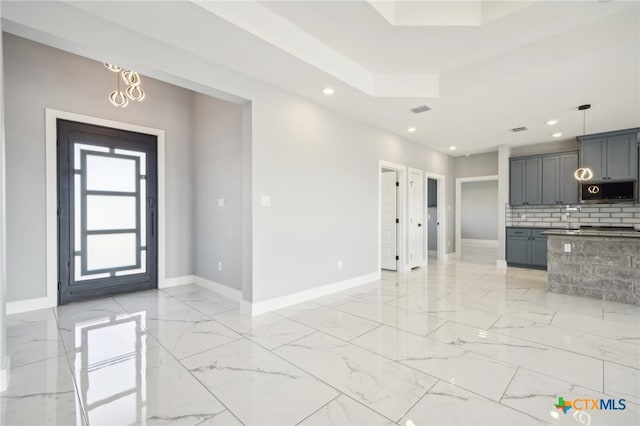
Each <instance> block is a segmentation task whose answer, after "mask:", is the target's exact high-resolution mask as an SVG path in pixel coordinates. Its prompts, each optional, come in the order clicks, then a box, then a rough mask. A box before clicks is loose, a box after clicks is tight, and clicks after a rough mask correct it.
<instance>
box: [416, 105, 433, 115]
mask: <svg viewBox="0 0 640 426" xmlns="http://www.w3.org/2000/svg"><path fill="white" fill-rule="evenodd" d="M427 111H431V107H429V106H427V105H420V106H417V107H415V108H411V112H412V113H414V114H420V113H421V112H427Z"/></svg>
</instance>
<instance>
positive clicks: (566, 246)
mask: <svg viewBox="0 0 640 426" xmlns="http://www.w3.org/2000/svg"><path fill="white" fill-rule="evenodd" d="M564 252H565V253H571V243H564Z"/></svg>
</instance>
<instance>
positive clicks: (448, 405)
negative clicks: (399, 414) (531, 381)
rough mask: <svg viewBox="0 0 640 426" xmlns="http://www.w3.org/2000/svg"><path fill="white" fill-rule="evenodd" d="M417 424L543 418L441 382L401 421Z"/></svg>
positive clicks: (527, 422)
mask: <svg viewBox="0 0 640 426" xmlns="http://www.w3.org/2000/svg"><path fill="white" fill-rule="evenodd" d="M399 423H400V424H402V425H406V426H414V425H415V426H417V425H492V426H493V425H505V426H513V425H534V424H545V423H544V422H543V421H541V420H539V419H536V418H535V417H532V416H529V415H527V414H525V413H523V412H520V411H517V410H514V409H512V408H510V407H507V406H505V405H502V404H499V403H497V402H495V401H492V400H490V399H487V398H483V397H481V396H480V395H476V394H474V393H471V392H468V391H466V390H464V389H461V388H459V387H457V386H454V385H451V384H449V383H445V382H438V384H436V385H435V386H434V387H433V388H431V390H429V392H428V393H427V394H426V395H425V396H424V397H423V398H422V399H421V400H420V401H419V402H418V403H417V404H416V405H415V407H413V408H412V409H411V410H410V411H409V412H408V413H407V414H406V415H405V416H404V417H403V418H402V420H401V421H400V422H399Z"/></svg>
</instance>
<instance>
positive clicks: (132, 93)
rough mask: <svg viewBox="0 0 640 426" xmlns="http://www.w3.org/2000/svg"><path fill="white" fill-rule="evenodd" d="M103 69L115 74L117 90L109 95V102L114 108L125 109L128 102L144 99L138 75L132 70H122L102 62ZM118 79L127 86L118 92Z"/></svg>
mask: <svg viewBox="0 0 640 426" xmlns="http://www.w3.org/2000/svg"><path fill="white" fill-rule="evenodd" d="M104 66H105V68H107V69H108V70H109V71H112V72H115V73H117V75H118V77H117V82H118V88H117V89H116V90H114V91H113V92H111V93H110V94H109V102H111V104H112V105H113V106H115V107H120V108H125V107H126V106H127V105H129V100H132V101H136V102H140V101H142V100H143V99H144V97H145V93H144V90H142V87H140V75H139V74H138V73H137V72H135V71H132V70H126V69H122V68H121V67H119V66H117V65H114V64H110V63H107V62H104ZM120 77H122V80H123V81H124V83H125V84H126V85H127V88H126V89H125V90H124V91H122V90H120Z"/></svg>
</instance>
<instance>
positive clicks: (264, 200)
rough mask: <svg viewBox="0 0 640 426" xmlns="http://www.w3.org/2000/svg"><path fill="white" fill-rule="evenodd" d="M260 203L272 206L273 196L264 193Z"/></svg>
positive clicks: (264, 205)
mask: <svg viewBox="0 0 640 426" xmlns="http://www.w3.org/2000/svg"><path fill="white" fill-rule="evenodd" d="M260 205H261V206H263V207H271V196H270V195H262V196H261V197H260Z"/></svg>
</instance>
